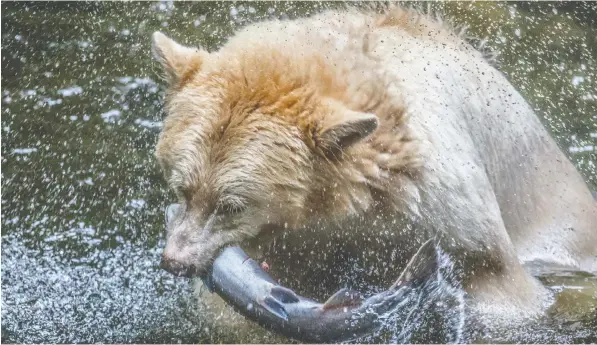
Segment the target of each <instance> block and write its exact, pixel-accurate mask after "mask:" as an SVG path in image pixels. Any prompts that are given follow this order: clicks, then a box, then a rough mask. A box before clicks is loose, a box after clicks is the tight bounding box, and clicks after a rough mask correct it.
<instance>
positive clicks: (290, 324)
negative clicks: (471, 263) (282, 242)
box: [203, 241, 437, 342]
mask: <svg viewBox="0 0 597 345" xmlns="http://www.w3.org/2000/svg"><path fill="white" fill-rule="evenodd" d="M436 270H437V256H436V251H435V248H434V246H433V245H432V243H431V241H428V242H426V243H425V244H423V246H421V248H420V249H419V251H418V252H417V254H415V256H413V258H412V259H411V261H410V262H409V264H408V265H407V267H406V268H405V270H404V271H403V273H402V274H401V275H400V278H399V279H398V280H397V281H396V283H394V284H393V285H392V286H391V287H390V288H389V289H387V290H385V291H383V292H381V293H378V294H375V295H373V296H370V297H368V298H366V299H363V298H362V297H361V296H360V295H359V294H358V293H355V292H352V291H350V290H347V289H342V290H340V291H338V292H337V293H336V294H334V295H333V296H332V297H330V299H328V301H326V302H325V303H319V302H317V301H314V300H311V299H308V298H305V297H302V296H299V295H297V294H296V293H294V292H293V291H292V290H290V289H287V288H285V287H283V286H281V285H279V284H277V283H276V281H275V280H273V279H272V278H271V277H270V276H269V275H268V274H267V273H265V272H264V271H263V270H262V269H261V268H260V266H259V264H258V263H257V262H255V261H254V260H252V259H250V258H249V257H248V256H247V255H246V254H245V253H244V251H243V250H242V249H241V248H239V247H229V248H225V249H224V250H223V251H222V252H221V254H220V255H219V256H218V257H217V258H216V259H215V261H214V263H213V266H212V269H211V272H210V273H209V274H208V275H207V276H206V277H204V278H203V280H204V282H205V283H206V285H207V286H208V287H209V288H210V289H211V290H213V291H215V292H216V293H218V294H219V295H220V296H221V297H222V298H223V299H225V300H226V301H227V302H228V303H229V304H230V305H232V306H233V307H234V308H235V309H236V310H237V311H238V312H240V313H241V314H243V315H245V316H246V317H248V318H249V319H251V320H253V321H256V322H257V323H259V324H260V325H262V326H264V327H266V328H268V329H271V330H273V331H275V332H277V333H281V334H283V335H285V336H288V337H290V338H293V339H296V340H300V341H306V342H339V341H348V340H352V339H356V338H359V337H362V336H365V335H368V334H372V333H374V332H375V331H376V330H378V329H379V328H380V327H381V326H382V324H383V322H384V315H387V314H388V313H390V312H392V313H393V315H394V317H396V315H395V311H396V310H397V309H399V308H400V306H401V304H406V302H407V301H409V300H412V299H413V298H416V296H417V294H418V293H419V290H420V288H421V287H422V286H423V285H424V283H425V282H426V281H427V280H428V279H429V277H431V276H432V275H433V274H434V272H435V271H436ZM404 312H405V313H409V312H410V310H404Z"/></svg>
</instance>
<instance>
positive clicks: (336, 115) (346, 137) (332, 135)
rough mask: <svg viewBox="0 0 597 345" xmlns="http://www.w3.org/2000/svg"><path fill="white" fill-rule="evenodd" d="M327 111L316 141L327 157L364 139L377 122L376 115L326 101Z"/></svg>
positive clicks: (337, 155)
mask: <svg viewBox="0 0 597 345" xmlns="http://www.w3.org/2000/svg"><path fill="white" fill-rule="evenodd" d="M328 105H329V107H330V108H329V110H330V111H329V113H328V115H327V116H326V117H325V119H324V120H323V122H322V123H321V127H320V131H319V135H318V138H317V143H318V145H319V148H320V149H321V150H322V152H323V153H324V154H325V155H326V156H327V157H328V158H337V157H339V155H340V154H341V153H342V150H344V149H346V148H347V147H349V146H351V145H353V144H355V143H357V142H359V141H361V140H363V139H365V138H366V137H368V136H369V135H370V134H371V133H373V132H374V131H375V130H376V129H377V126H378V124H379V120H378V118H377V116H375V115H374V114H370V113H363V112H358V111H353V110H350V109H348V108H346V107H344V106H342V105H340V104H338V103H336V102H328Z"/></svg>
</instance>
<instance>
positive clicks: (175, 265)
mask: <svg viewBox="0 0 597 345" xmlns="http://www.w3.org/2000/svg"><path fill="white" fill-rule="evenodd" d="M160 268H162V269H164V270H166V271H167V272H169V273H172V274H173V275H175V276H177V277H188V278H190V277H192V276H195V275H196V274H197V269H196V267H195V266H194V265H187V264H185V263H183V262H180V261H178V260H176V259H174V258H171V257H169V256H167V255H162V261H161V262H160Z"/></svg>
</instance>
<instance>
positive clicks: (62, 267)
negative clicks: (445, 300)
mask: <svg viewBox="0 0 597 345" xmlns="http://www.w3.org/2000/svg"><path fill="white" fill-rule="evenodd" d="M339 5H340V4H338V3H333V4H329V3H318V2H311V3H267V2H261V3H240V2H237V3H231V2H227V3H211V2H202V3H172V2H158V3H146V2H143V3H136V2H132V3H131V2H129V3H112V2H99V3H64V2H61V3H57V2H56V3H43V2H36V3H22V2H21V3H10V2H3V3H2V5H1V6H2V37H1V39H2V42H1V43H2V94H1V98H2V99H1V104H2V123H1V134H2V201H1V202H2V219H1V225H2V254H1V256H2V342H60V343H62V342H67V343H72V342H105V343H113V342H136V343H162V342H167V343H172V342H237V341H244V342H262V341H263V342H275V341H277V339H276V338H274V337H272V336H271V335H269V334H268V333H267V332H263V331H261V330H260V329H258V328H257V326H256V330H255V332H254V334H251V335H250V336H249V337H244V338H239V336H238V335H237V334H234V333H231V332H229V331H227V330H221V329H218V328H217V327H214V326H213V318H212V317H207V316H206V314H205V313H204V310H202V309H201V308H200V307H198V306H197V301H196V300H195V297H193V295H192V293H191V292H192V288H191V286H190V284H189V282H188V281H186V280H184V279H175V278H173V277H171V276H170V275H168V274H166V273H165V272H162V271H161V270H159V268H158V262H159V255H160V251H161V248H162V247H163V245H164V236H163V223H164V219H163V210H164V207H165V206H166V205H167V204H168V203H169V202H171V201H172V200H174V198H173V195H172V194H171V193H170V192H169V191H168V190H167V188H166V186H165V184H164V182H163V181H162V178H161V176H160V175H159V171H158V168H157V165H156V162H155V159H154V157H153V147H154V145H155V143H156V140H157V135H158V133H159V131H160V128H161V121H162V119H163V116H164V114H163V109H162V101H163V96H164V91H165V90H164V85H163V84H162V83H161V82H160V81H159V69H158V66H157V65H156V64H155V63H154V62H153V61H152V59H151V56H150V35H151V33H152V32H153V31H156V30H161V31H163V32H166V33H167V34H169V35H170V36H172V37H173V38H175V39H176V40H178V41H179V42H182V43H185V44H189V45H201V46H203V47H204V48H206V49H208V50H214V49H217V47H218V46H220V45H221V44H222V43H223V42H225V40H226V38H227V37H229V36H230V35H231V34H232V32H233V31H234V30H235V29H237V28H240V27H242V26H244V25H246V24H248V23H250V22H252V21H255V20H259V19H266V18H282V19H285V18H292V17H296V16H303V15H308V14H311V13H315V12H318V11H321V10H322V9H324V8H326V7H334V6H339ZM434 7H436V8H435V9H436V10H439V11H442V12H444V13H446V14H447V15H448V17H449V18H452V20H453V21H454V22H455V23H456V24H458V25H463V24H467V25H468V26H469V27H470V29H469V32H470V34H471V35H473V36H477V37H479V38H483V37H488V38H489V40H488V43H487V47H488V48H490V49H492V50H493V51H494V52H495V53H499V55H498V57H497V62H498V65H499V66H500V67H499V68H500V69H501V70H502V71H504V73H506V74H507V75H508V77H509V78H510V79H511V80H512V82H513V84H514V85H515V86H516V87H517V88H518V89H519V90H520V91H521V92H522V93H523V94H524V95H525V97H526V98H527V99H528V100H529V101H530V102H531V104H532V105H533V107H534V108H535V109H536V110H537V113H538V115H539V116H540V117H541V119H542V120H543V122H544V123H545V124H546V126H547V127H548V129H549V130H550V131H551V132H552V133H553V135H554V136H555V137H556V139H557V141H558V143H559V144H560V146H561V147H562V149H563V150H564V152H565V153H566V154H567V155H569V157H570V158H571V159H572V161H573V162H574V164H575V165H576V166H577V167H578V168H579V169H580V171H581V172H582V173H583V175H584V177H585V178H586V180H587V181H588V183H590V185H591V186H592V188H593V189H597V174H595V171H597V168H596V163H597V151H596V148H597V91H596V90H597V71H596V68H595V66H596V65H597V64H596V62H597V61H596V60H597V22H596V18H597V10H596V7H597V6H596V5H595V4H592V3H577V2H574V3H568V4H551V3H540V4H537V3H535V4H529V3H478V4H470V3H461V4H458V3H454V4H446V5H434ZM541 279H542V281H544V283H545V284H546V285H548V286H549V287H550V288H551V289H552V290H553V291H554V293H556V294H557V303H556V304H555V305H554V307H553V308H552V310H551V312H550V316H549V317H548V318H546V319H545V320H542V321H541V322H540V323H539V324H537V325H535V326H533V327H530V326H525V327H523V328H521V329H512V330H509V331H508V332H497V333H494V334H482V335H477V336H478V337H479V338H478V341H497V342H508V341H522V342H597V335H596V329H597V311H596V309H597V302H596V300H597V288H596V285H597V281H596V278H595V277H594V276H591V275H586V274H583V273H580V272H559V271H556V272H547V273H544V274H543V275H542V277H541ZM411 340H413V341H415V340H416V339H411Z"/></svg>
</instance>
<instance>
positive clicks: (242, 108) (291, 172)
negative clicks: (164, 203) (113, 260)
mask: <svg viewBox="0 0 597 345" xmlns="http://www.w3.org/2000/svg"><path fill="white" fill-rule="evenodd" d="M154 50H155V54H156V56H157V57H158V58H159V59H160V61H161V62H162V64H163V65H164V67H165V72H166V74H167V78H168V81H169V84H170V88H169V93H168V97H167V100H166V107H167V112H168V117H167V118H166V120H165V124H164V129H163V132H162V135H161V137H160V140H159V143H158V145H157V157H158V160H159V162H160V165H161V166H162V168H163V170H164V173H165V176H166V178H167V180H168V182H169V183H170V185H171V186H172V188H173V189H174V190H176V191H177V193H178V195H179V197H180V199H181V201H182V202H183V203H184V204H185V205H186V210H187V211H186V213H185V215H184V216H183V217H182V218H181V220H180V221H179V222H178V223H177V225H176V226H175V227H174V228H173V229H171V230H169V233H168V244H167V247H166V249H165V252H164V255H165V256H168V257H169V258H171V259H174V260H177V261H179V262H181V263H184V264H185V265H195V266H197V268H198V269H199V270H201V269H202V268H204V267H205V266H206V265H208V263H209V261H210V260H211V259H213V256H214V255H215V253H216V252H217V250H218V249H219V248H221V247H222V246H223V245H226V244H230V243H248V242H247V241H250V240H251V238H254V237H256V238H257V241H254V243H260V244H262V245H263V244H264V243H267V241H268V240H269V239H271V238H272V237H271V236H272V235H270V233H271V232H270V231H269V230H271V229H273V230H272V231H273V233H274V234H275V233H276V231H277V229H286V230H288V229H290V230H292V231H302V229H312V228H316V229H319V230H320V231H321V232H333V231H336V232H338V233H340V234H342V233H346V231H349V232H350V233H351V234H352V235H351V236H354V234H362V236H380V238H383V241H382V242H383V245H384V246H400V247H401V249H403V252H404V253H406V254H405V255H406V256H408V253H413V252H414V250H415V249H416V244H417V243H421V242H422V241H423V240H425V239H426V238H429V237H431V236H438V235H439V236H440V237H441V243H442V245H443V246H444V247H445V249H446V250H447V251H448V252H449V253H451V254H452V255H453V256H454V257H455V258H457V259H458V260H459V262H462V267H463V269H464V270H465V281H464V284H465V288H466V290H467V291H468V292H469V294H470V297H471V303H472V305H473V306H476V308H477V310H480V311H482V312H485V313H492V314H493V315H498V314H499V315H524V316H525V317H528V316H533V315H537V314H538V313H540V312H541V311H542V310H543V308H544V307H545V304H546V303H547V302H548V300H549V299H548V295H547V293H546V291H545V290H544V288H543V287H541V285H540V284H539V283H538V282H537V281H536V280H535V279H534V278H532V277H531V276H530V275H529V274H528V273H527V272H526V271H525V269H524V268H523V266H522V263H524V262H527V261H533V260H535V261H536V260H540V261H543V262H545V263H550V264H557V265H565V266H569V267H572V268H574V269H582V270H592V271H596V270H597V264H596V262H597V260H596V255H597V204H596V203H595V201H594V200H593V198H592V196H591V194H590V192H589V190H588V188H587V186H586V184H585V182H584V181H583V180H582V178H581V176H580V175H579V173H578V172H577V171H576V170H575V168H574V167H573V165H572V164H571V163H570V162H569V161H568V159H567V158H566V157H565V156H564V155H563V154H562V152H561V151H560V150H559V149H558V147H557V146H556V144H555V142H554V140H553V139H552V138H551V137H550V136H549V134H548V132H547V131H546V130H545V129H544V127H543V126H542V125H541V124H540V122H539V120H538V119H537V117H536V115H535V114H534V113H533V111H532V109H531V107H530V106H529V105H528V104H527V103H526V101H525V100H524V99H523V98H522V97H521V96H520V94H519V93H518V92H517V91H516V89H515V88H514V87H513V86H511V85H510V83H509V82H508V81H507V79H506V78H505V77H504V76H503V75H502V74H501V73H500V72H498V71H497V70H495V69H494V68H493V67H492V66H491V65H490V64H489V63H488V62H487V61H486V60H485V59H484V57H483V55H482V54H481V53H479V52H478V51H476V50H474V49H473V48H472V47H471V46H469V45H468V44H466V42H464V40H463V39H462V38H461V36H460V35H457V34H454V33H453V32H452V31H451V30H450V29H449V28H447V27H446V26H445V25H444V24H442V23H439V22H436V21H433V20H431V19H429V18H427V17H425V16H423V15H419V14H417V13H416V12H413V11H409V10H404V9H400V8H392V9H389V10H387V11H385V12H384V13H382V14H378V13H374V12H359V11H356V10H344V11H338V12H334V11H328V12H325V13H323V14H319V15H316V16H313V17H310V18H306V19H298V20H293V21H267V22H263V23H257V24H254V25H251V26H249V27H247V28H245V29H244V30H242V31H241V32H239V33H237V34H236V35H235V36H234V37H232V38H231V39H230V40H229V41H228V42H227V43H226V44H225V45H224V46H223V47H222V48H221V49H220V50H218V51H217V52H214V53H211V54H208V53H207V52H205V51H202V50H198V51H193V50H190V49H189V48H185V47H181V46H178V45H177V44H176V43H174V42H173V41H171V40H169V39H168V38H166V37H165V36H163V35H162V34H156V35H154ZM404 219H408V220H409V223H411V224H413V225H416V226H415V227H413V229H416V230H413V231H411V232H410V233H406V234H404V229H405V224H397V220H400V221H402V222H403V221H404ZM208 220H209V224H210V225H209V229H207V227H206V222H208ZM406 228H408V227H406ZM198 229H203V230H198ZM206 229H207V230H206ZM264 229H268V231H267V232H266V231H265V230H264ZM388 229H389V231H390V234H389V235H388ZM398 229H401V230H400V231H401V232H399V231H398ZM382 230H383V232H384V234H383V235H382V234H381V232H382ZM392 231H395V232H392ZM341 238H342V237H340V239H339V240H341ZM404 238H409V239H411V240H413V241H411V242H409V243H406V242H405V241H404ZM261 240H263V241H261ZM366 250H371V251H373V253H375V251H376V250H377V248H366ZM498 312H499V313H498ZM500 313H501V314H500ZM503 313H505V314H503Z"/></svg>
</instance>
